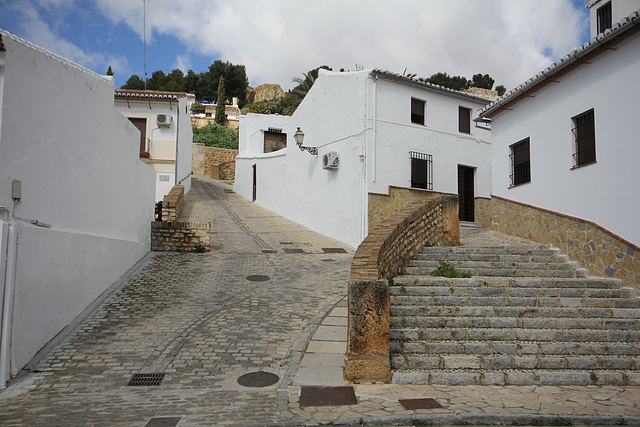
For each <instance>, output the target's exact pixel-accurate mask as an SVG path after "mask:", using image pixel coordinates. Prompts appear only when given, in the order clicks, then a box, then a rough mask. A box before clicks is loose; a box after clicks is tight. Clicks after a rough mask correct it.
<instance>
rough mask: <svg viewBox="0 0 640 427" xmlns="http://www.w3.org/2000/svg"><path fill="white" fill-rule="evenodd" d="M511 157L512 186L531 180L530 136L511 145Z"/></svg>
mask: <svg viewBox="0 0 640 427" xmlns="http://www.w3.org/2000/svg"><path fill="white" fill-rule="evenodd" d="M509 150H510V154H509V158H510V159H511V175H510V178H511V187H513V186H515V185H519V184H523V183H525V182H530V181H531V161H530V157H529V138H525V139H523V140H522V141H519V142H516V143H515V144H513V145H511V146H509Z"/></svg>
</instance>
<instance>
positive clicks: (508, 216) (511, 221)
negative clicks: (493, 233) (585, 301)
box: [491, 196, 640, 288]
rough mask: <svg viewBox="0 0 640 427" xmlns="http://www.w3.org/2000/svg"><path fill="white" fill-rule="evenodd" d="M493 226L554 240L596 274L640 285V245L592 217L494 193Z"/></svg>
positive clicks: (556, 244) (572, 257)
mask: <svg viewBox="0 0 640 427" xmlns="http://www.w3.org/2000/svg"><path fill="white" fill-rule="evenodd" d="M491 211H492V212H491V216H492V221H491V227H492V228H493V229H495V230H498V231H501V232H503V233H507V234H511V235H514V236H519V237H524V238H527V239H531V240H533V241H536V242H539V243H543V244H551V245H553V246H555V247H557V248H559V249H560V250H561V251H562V253H564V254H567V255H569V257H570V258H571V259H572V260H574V261H577V262H578V263H579V264H580V266H581V267H583V268H586V269H588V270H589V273H590V274H591V275H593V276H600V277H615V278H617V279H621V280H623V281H624V284H625V286H633V287H636V288H640V248H638V247H637V246H635V245H633V244H632V243H630V242H627V241H626V240H624V239H623V238H621V237H620V236H617V235H615V234H613V233H611V232H609V231H608V230H606V229H604V228H602V227H600V226H599V225H598V224H595V223H593V222H590V221H586V220H582V219H579V218H574V217H571V216H568V215H563V214H559V213H557V212H552V211H548V210H545V209H541V208H537V207H534V206H530V205H526V204H522V203H518V202H514V201H511V200H508V199H503V198H501V197H497V196H493V198H492V202H491Z"/></svg>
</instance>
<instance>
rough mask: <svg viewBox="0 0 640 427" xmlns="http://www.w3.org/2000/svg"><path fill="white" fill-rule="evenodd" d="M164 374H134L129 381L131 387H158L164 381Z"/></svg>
mask: <svg viewBox="0 0 640 427" xmlns="http://www.w3.org/2000/svg"><path fill="white" fill-rule="evenodd" d="M164 375H165V374H164V373H152V374H133V376H132V377H131V379H130V380H129V384H127V386H129V387H140V386H158V385H160V384H161V383H162V380H163V379H164Z"/></svg>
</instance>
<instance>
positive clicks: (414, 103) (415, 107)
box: [411, 98, 425, 125]
mask: <svg viewBox="0 0 640 427" xmlns="http://www.w3.org/2000/svg"><path fill="white" fill-rule="evenodd" d="M424 107H425V102H424V101H423V100H421V99H416V98H411V123H417V124H419V125H423V124H425V121H424V110H425V108H424Z"/></svg>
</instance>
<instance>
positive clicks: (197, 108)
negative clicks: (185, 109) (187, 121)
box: [191, 102, 205, 114]
mask: <svg viewBox="0 0 640 427" xmlns="http://www.w3.org/2000/svg"><path fill="white" fill-rule="evenodd" d="M191 112H192V113H193V114H204V112H205V107H204V105H202V104H201V103H199V102H194V103H193V104H191Z"/></svg>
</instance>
